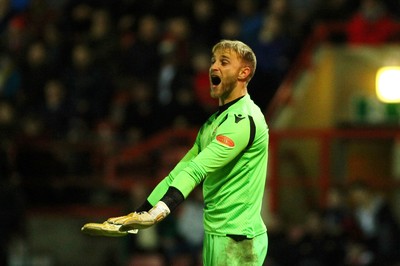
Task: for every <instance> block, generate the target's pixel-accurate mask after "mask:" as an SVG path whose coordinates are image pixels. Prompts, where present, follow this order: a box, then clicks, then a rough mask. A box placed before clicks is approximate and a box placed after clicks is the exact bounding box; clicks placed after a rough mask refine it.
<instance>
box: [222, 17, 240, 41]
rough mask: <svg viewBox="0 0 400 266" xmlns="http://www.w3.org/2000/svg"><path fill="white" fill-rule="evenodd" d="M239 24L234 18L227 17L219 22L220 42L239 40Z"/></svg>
mask: <svg viewBox="0 0 400 266" xmlns="http://www.w3.org/2000/svg"><path fill="white" fill-rule="evenodd" d="M240 32H241V24H240V22H239V20H238V19H236V18H235V17H234V16H228V17H226V18H224V19H223V20H222V21H221V24H220V26H219V36H220V39H221V40H224V39H226V40H238V39H239V38H240Z"/></svg>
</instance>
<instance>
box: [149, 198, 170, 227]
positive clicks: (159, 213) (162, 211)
mask: <svg viewBox="0 0 400 266" xmlns="http://www.w3.org/2000/svg"><path fill="white" fill-rule="evenodd" d="M170 212H171V211H170V210H169V208H168V206H167V204H165V203H164V202H163V201H159V202H157V204H156V205H155V206H154V207H153V208H152V209H151V210H150V211H149V214H150V215H151V217H152V218H153V219H154V220H155V222H156V223H158V222H160V221H162V220H163V219H164V218H165V217H167V216H168V214H170Z"/></svg>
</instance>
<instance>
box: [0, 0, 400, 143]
mask: <svg viewBox="0 0 400 266" xmlns="http://www.w3.org/2000/svg"><path fill="white" fill-rule="evenodd" d="M399 14H400V12H399V3H398V1H394V0H386V1H376V0H358V1H356V0H354V1H345V0H329V1H322V0H308V1H296V0H270V1H261V0H236V1H226V0H218V1H210V0H199V1H188V0H180V1H178V0H177V1H159V0H152V1H145V2H144V1H135V0H116V1H107V0H102V1H95V0H82V1H78V0H58V1H48V0H2V1H1V2H0V36H1V43H0V47H1V53H0V65H1V72H0V77H1V79H0V126H1V128H2V130H1V138H2V139H10V138H14V137H15V136H17V135H21V134H22V135H42V136H47V137H49V138H80V137H84V136H85V134H88V132H89V133H90V132H96V131H98V130H101V129H104V128H105V127H107V128H108V129H110V130H112V131H113V132H114V133H115V134H116V135H117V136H118V137H119V138H121V139H123V140H124V141H125V140H126V141H135V140H137V139H140V138H143V137H147V136H149V135H151V134H153V133H154V132H156V131H159V130H161V129H163V128H165V127H170V126H173V125H177V126H186V125H194V126H197V125H200V124H201V123H202V122H203V121H204V119H205V118H206V117H207V116H208V115H209V114H210V113H211V112H213V111H214V110H215V107H216V105H217V103H216V102H215V101H213V100H211V99H210V97H209V95H208V83H209V82H208V67H209V56H210V49H211V47H212V45H213V44H214V43H216V42H217V41H219V40H220V39H223V38H228V39H240V40H242V41H244V42H246V43H248V44H249V45H250V46H251V47H252V48H253V49H254V51H255V53H256V54H257V59H258V68H257V73H256V76H255V77H254V80H252V82H251V84H250V87H249V88H250V93H251V95H252V97H253V98H254V100H255V101H256V103H258V104H259V105H260V107H261V108H262V109H265V108H266V107H267V106H268V103H269V101H270V100H271V98H272V97H273V95H274V92H275V91H276V89H277V87H278V86H279V84H280V82H281V81H282V79H283V78H284V76H285V74H286V73H287V71H288V69H289V68H290V66H291V63H292V62H293V60H294V59H295V58H296V55H297V54H298V52H299V51H300V49H301V47H302V44H303V41H304V39H305V38H306V37H307V36H308V35H309V34H310V32H311V31H312V29H313V28H314V27H315V25H317V24H319V23H321V22H346V23H348V34H347V35H346V36H344V38H343V40H345V41H349V42H352V43H370V44H373V43H382V42H385V41H388V40H390V39H391V38H393V37H394V36H393V30H394V28H395V24H396V22H397V19H398V17H399ZM149 121H151V123H149Z"/></svg>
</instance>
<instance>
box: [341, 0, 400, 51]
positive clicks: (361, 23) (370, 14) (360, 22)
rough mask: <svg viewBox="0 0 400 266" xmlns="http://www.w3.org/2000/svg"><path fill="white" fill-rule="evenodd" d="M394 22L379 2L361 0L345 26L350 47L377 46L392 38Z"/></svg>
mask: <svg viewBox="0 0 400 266" xmlns="http://www.w3.org/2000/svg"><path fill="white" fill-rule="evenodd" d="M395 27H396V21H395V19H394V18H393V16H392V14H391V13H390V12H389V11H388V10H387V9H386V7H385V5H384V3H383V2H382V1H380V0H362V1H361V4H360V7H359V9H358V10H357V12H356V13H355V14H354V15H353V16H351V17H350V19H349V21H348V24H347V40H348V43H349V44H351V45H359V44H365V45H378V44H383V43H385V42H387V41H390V40H392V39H393V38H394V34H395Z"/></svg>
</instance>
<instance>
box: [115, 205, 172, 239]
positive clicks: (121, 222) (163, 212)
mask: <svg viewBox="0 0 400 266" xmlns="http://www.w3.org/2000/svg"><path fill="white" fill-rule="evenodd" d="M169 213H170V209H169V208H168V206H167V204H165V203H164V202H162V201H159V202H158V203H157V204H156V205H155V206H154V207H153V208H151V209H150V210H149V211H148V212H146V211H144V212H132V213H130V214H128V215H125V216H120V217H114V218H110V219H108V220H107V222H108V223H110V224H113V225H117V226H120V227H119V231H120V232H129V231H130V230H135V229H145V228H148V227H150V226H152V225H154V224H156V223H158V222H160V221H162V220H163V219H164V218H165V217H167V216H168V214H169Z"/></svg>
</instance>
